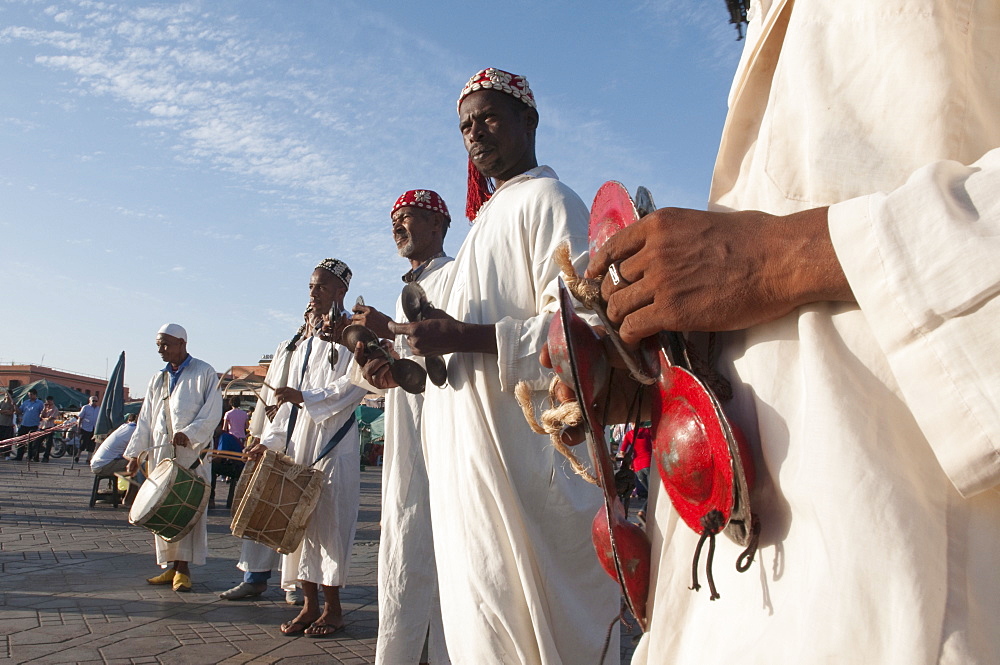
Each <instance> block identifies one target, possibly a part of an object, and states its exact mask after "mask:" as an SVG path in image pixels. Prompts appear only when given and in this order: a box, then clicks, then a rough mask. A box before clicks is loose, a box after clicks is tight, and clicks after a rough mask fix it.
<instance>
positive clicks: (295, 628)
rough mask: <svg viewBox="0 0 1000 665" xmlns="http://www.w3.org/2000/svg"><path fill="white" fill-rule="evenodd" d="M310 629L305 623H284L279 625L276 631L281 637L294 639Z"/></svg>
mask: <svg viewBox="0 0 1000 665" xmlns="http://www.w3.org/2000/svg"><path fill="white" fill-rule="evenodd" d="M309 627H310V624H309V623H308V622H306V621H286V622H285V623H283V624H281V627H280V628H279V629H278V630H280V631H281V634H282V635H285V636H287V637H295V636H296V635H302V634H303V633H305V632H306V629H307V628H309Z"/></svg>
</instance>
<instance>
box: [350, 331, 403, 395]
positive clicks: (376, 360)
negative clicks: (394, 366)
mask: <svg viewBox="0 0 1000 665" xmlns="http://www.w3.org/2000/svg"><path fill="white" fill-rule="evenodd" d="M382 348H384V349H385V350H386V351H387V352H388V353H389V354H390V355H392V357H394V358H399V355H398V354H397V353H396V351H395V349H393V348H392V342H390V341H389V340H383V343H382ZM354 360H355V362H357V363H358V366H359V367H360V368H361V373H362V374H363V375H364V377H365V381H367V382H368V383H370V384H371V385H373V386H375V387H376V388H379V389H381V390H389V389H391V388H398V387H399V384H398V383H396V380H395V379H393V378H392V372H391V371H390V370H391V366H390V365H389V360H388V359H387V358H386V357H385V356H383V355H381V354H379V353H371V352H368V351H367V350H366V349H365V346H364V344H362V343H361V342H358V344H357V348H355V349H354Z"/></svg>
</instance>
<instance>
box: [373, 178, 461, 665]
mask: <svg viewBox="0 0 1000 665" xmlns="http://www.w3.org/2000/svg"><path fill="white" fill-rule="evenodd" d="M391 219H392V236H393V239H394V240H395V241H396V247H397V248H398V251H399V255H400V256H402V257H403V258H405V259H408V260H409V261H410V270H409V271H408V272H407V273H406V274H405V275H403V281H404V282H406V283H411V282H412V283H417V284H419V285H420V286H421V287H422V288H423V290H424V292H425V293H426V294H427V297H428V299H429V300H430V302H431V303H435V302H438V300H439V299H440V291H439V287H440V285H441V284H442V283H443V282H444V280H445V275H446V273H447V271H448V267H449V264H450V263H451V262H452V261H453V259H452V258H451V257H448V256H446V255H445V253H444V237H445V234H446V233H447V232H448V226H449V225H450V224H451V216H450V215H449V214H448V208H447V206H445V203H444V200H443V199H442V198H441V197H440V196H439V195H438V194H437V193H436V192H433V191H431V190H428V189H415V190H410V191H408V192H405V193H404V194H403V195H402V196H400V197H399V198H398V199H397V200H396V203H395V205H394V206H393V207H392V213H391ZM404 312H405V310H404V308H403V304H402V299H400V300H399V301H398V302H397V303H396V320H397V321H405V320H406V314H405V313H404ZM353 320H354V322H355V323H360V324H361V325H364V326H366V327H368V328H370V329H371V330H372V331H374V332H375V334H377V335H378V336H379V337H382V338H391V337H393V334H392V333H391V332H389V325H388V324H389V318H388V317H387V316H385V315H384V314H382V313H381V312H379V311H378V310H375V309H373V308H371V307H366V306H364V305H358V306H356V307H355V308H354V319H353ZM395 351H396V353H397V354H398V355H399V356H401V357H404V358H406V357H412V356H413V352H412V351H410V348H409V346H408V345H407V344H406V338H405V337H403V336H402V335H400V336H399V337H396V341H395ZM376 365H377V363H376V362H369V363H368V364H367V365H366V367H369V368H371V369H374V367H375V366H376ZM381 366H383V367H386V366H385V365H381ZM365 379H366V380H367V381H368V382H369V383H372V384H373V385H374V384H375V383H377V382H378V380H377V378H376V377H375V376H373V375H366V376H365ZM428 383H430V382H428ZM428 389H431V390H437V388H431V386H428ZM423 404H424V398H423V395H421V394H412V393H408V392H406V391H404V390H403V389H401V388H393V389H392V390H389V391H388V393H387V394H386V400H385V420H386V428H385V452H384V456H383V460H384V461H383V464H382V536H381V538H380V539H379V549H378V642H377V645H376V647H375V662H376V663H386V664H391V663H415V662H417V657H418V656H419V655H420V653H421V651H422V650H423V648H424V643H425V641H426V648H427V658H425V659H423V660H422V661H421V662H427V663H447V662H449V660H448V651H447V648H446V647H445V643H444V629H443V628H442V625H441V603H440V600H439V599H438V592H437V570H436V569H435V565H434V540H433V538H432V536H431V513H430V498H429V496H428V487H427V467H426V465H425V464H424V453H423V444H422V441H421V434H420V420H421V411H422V410H423Z"/></svg>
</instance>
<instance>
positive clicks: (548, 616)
mask: <svg viewBox="0 0 1000 665" xmlns="http://www.w3.org/2000/svg"><path fill="white" fill-rule="evenodd" d="M537 127H538V113H537V111H536V110H535V99H534V96H533V95H532V93H531V90H530V89H529V88H528V84H527V81H525V79H524V77H522V76H514V75H512V74H509V73H507V72H502V71H500V70H497V69H492V68H490V69H486V70H483V71H481V72H479V73H478V74H476V76H474V77H473V78H472V80H470V81H469V83H468V84H467V85H466V87H465V89H464V90H463V91H462V93H461V96H460V97H459V130H460V131H461V133H462V136H463V138H464V140H465V148H466V150H467V152H468V154H469V159H470V169H469V174H470V187H469V194H470V196H469V200H468V203H467V206H466V215H467V216H469V217H470V218H474V225H473V227H472V230H471V231H470V232H469V235H468V237H467V238H466V239H465V242H464V243H463V244H462V247H461V249H459V251H458V255H457V256H456V257H455V261H454V263H453V264H452V267H451V268H450V269H449V277H448V279H446V280H445V285H444V288H442V289H441V293H442V294H446V297H445V298H443V299H442V300H441V302H438V303H435V304H436V305H437V306H438V307H440V308H441V310H443V311H440V312H437V313H435V316H434V318H428V319H426V320H424V321H420V322H418V323H407V324H392V326H391V327H392V330H393V332H395V333H397V334H403V335H406V336H407V342H408V343H409V345H410V347H411V348H412V349H413V351H414V352H415V353H416V354H418V355H422V356H428V355H435V354H449V353H450V354H452V355H451V357H450V358H449V359H448V383H449V385H448V386H447V387H446V388H445V389H443V390H435V389H431V390H428V391H427V392H426V394H425V399H424V424H425V426H429V425H430V424H431V423H433V427H434V437H433V439H430V438H428V439H426V440H427V443H428V446H427V451H426V461H427V473H428V476H429V481H430V501H431V516H432V520H433V528H434V554H435V557H436V559H437V566H438V573H439V575H438V584H439V588H440V592H441V611H442V616H443V619H444V628H445V635H446V636H447V639H448V652H449V654H450V655H451V657H452V658H453V659H454V660H455V661H456V662H461V663H501V662H503V663H508V662H527V663H599V662H601V652H602V647H603V646H604V644H603V643H604V638H605V634H607V633H608V631H609V630H610V631H611V632H612V638H611V643H610V645H609V649H608V656H607V658H606V659H605V660H604V662H605V663H608V662H614V663H617V662H618V631H617V630H616V629H615V626H614V623H615V622H616V620H617V616H618V613H619V605H620V601H619V598H620V596H619V593H618V588H617V585H616V584H615V583H614V582H613V581H612V580H611V578H610V577H608V575H607V574H605V573H604V571H603V570H601V568H600V566H599V564H598V560H597V556H596V555H595V553H594V547H593V545H592V544H591V539H590V530H591V522H592V521H593V519H594V515H595V514H596V513H597V510H598V507H599V506H601V505H602V499H601V494H600V492H599V491H598V490H597V488H595V487H593V486H591V485H588V484H587V483H586V482H584V481H583V480H582V479H580V478H577V477H576V476H575V475H574V473H573V471H572V470H571V469H570V468H569V466H568V463H566V462H565V460H563V458H562V457H561V456H559V455H558V453H556V452H555V450H554V449H553V447H552V445H551V444H550V442H549V440H548V439H547V438H545V437H543V436H540V435H537V434H534V433H533V432H532V431H531V430H530V429H529V428H528V426H527V424H526V423H525V421H524V417H523V415H522V412H521V408H520V407H519V406H518V404H517V401H516V400H515V398H514V394H513V393H514V387H515V385H517V383H518V382H519V381H526V382H528V383H529V385H530V386H531V387H532V388H533V389H534V390H535V391H536V392H535V393H534V398H535V400H536V402H537V403H540V401H541V399H542V396H543V395H544V390H545V389H546V388H547V387H548V383H549V373H548V371H543V370H542V368H541V367H539V366H538V364H537V363H538V354H539V352H540V351H541V348H542V344H543V342H544V341H545V338H546V333H547V331H548V326H549V322H550V321H551V318H552V313H553V312H555V311H556V309H557V308H558V299H557V282H556V277H557V275H558V273H559V269H558V268H557V267H556V265H555V264H554V263H553V261H552V260H551V257H552V254H553V252H554V251H555V249H556V248H557V247H559V246H560V245H562V244H563V243H564V242H566V241H570V242H571V243H572V246H573V250H572V252H573V256H574V257H575V259H576V263H577V265H578V266H579V268H580V269H581V270H582V269H583V265H584V262H585V256H586V251H587V220H588V217H589V213H588V211H587V207H586V205H584V203H583V201H581V200H580V197H578V196H577V195H576V194H575V193H573V191H572V190H570V188H569V187H567V186H566V185H564V184H562V183H561V182H559V180H558V178H557V177H556V174H555V173H554V172H553V171H552V169H550V168H549V167H547V166H539V165H538V161H537V159H536V157H535V130H536V129H537ZM487 179H492V180H493V184H494V185H495V187H496V189H495V191H493V192H492V195H491V194H489V191H490V187H489V186H488V183H487ZM487 199H488V200H487ZM445 312H447V314H445ZM452 317H454V318H452ZM609 627H610V628H609Z"/></svg>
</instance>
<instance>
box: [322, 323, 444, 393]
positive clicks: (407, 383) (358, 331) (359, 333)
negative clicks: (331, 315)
mask: <svg viewBox="0 0 1000 665" xmlns="http://www.w3.org/2000/svg"><path fill="white" fill-rule="evenodd" d="M341 339H343V340H344V345H345V346H346V347H347V348H349V349H354V348H356V347H357V345H358V344H361V345H362V346H363V347H364V348H365V351H366V353H371V354H374V355H381V356H382V357H384V358H385V359H386V360H387V361H388V363H389V373H390V374H392V378H393V380H394V381H395V382H396V383H397V384H398V385H399V387H400V388H402V389H403V390H405V391H406V392H408V393H413V394H418V393H422V392H424V386H425V385H426V383H427V372H426V371H424V368H423V367H421V366H420V365H419V364H418V363H416V362H414V361H412V360H410V359H409V358H393V357H392V354H391V353H389V352H388V351H386V350H385V349H383V348H382V345H381V344H379V339H378V335H376V334H375V333H374V332H372V331H371V330H370V329H369V328H366V327H365V326H363V325H361V324H359V323H352V324H351V325H349V326H347V327H346V328H344V332H343V335H342V337H341Z"/></svg>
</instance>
